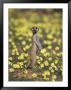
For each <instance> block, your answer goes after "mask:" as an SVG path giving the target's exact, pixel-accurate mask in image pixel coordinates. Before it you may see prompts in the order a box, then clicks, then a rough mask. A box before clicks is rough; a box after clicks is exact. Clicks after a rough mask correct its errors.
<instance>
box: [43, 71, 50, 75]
mask: <svg viewBox="0 0 71 90" xmlns="http://www.w3.org/2000/svg"><path fill="white" fill-rule="evenodd" d="M42 75H43V76H46V75H48V76H49V75H50V72H49V70H47V71H44V72H43V74H42Z"/></svg>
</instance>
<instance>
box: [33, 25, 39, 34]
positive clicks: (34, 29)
mask: <svg viewBox="0 0 71 90" xmlns="http://www.w3.org/2000/svg"><path fill="white" fill-rule="evenodd" d="M38 30H39V28H38V27H36V26H34V27H32V32H33V34H35V33H37V32H38Z"/></svg>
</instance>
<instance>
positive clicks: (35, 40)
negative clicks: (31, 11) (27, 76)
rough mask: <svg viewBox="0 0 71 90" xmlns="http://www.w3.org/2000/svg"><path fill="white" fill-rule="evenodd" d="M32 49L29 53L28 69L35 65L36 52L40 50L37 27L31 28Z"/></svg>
mask: <svg viewBox="0 0 71 90" xmlns="http://www.w3.org/2000/svg"><path fill="white" fill-rule="evenodd" d="M31 30H32V33H33V36H32V47H31V53H30V67H33V66H34V65H35V63H36V56H37V52H38V50H41V48H42V47H41V44H40V41H39V38H38V35H37V32H38V30H39V29H38V28H37V27H32V29H31Z"/></svg>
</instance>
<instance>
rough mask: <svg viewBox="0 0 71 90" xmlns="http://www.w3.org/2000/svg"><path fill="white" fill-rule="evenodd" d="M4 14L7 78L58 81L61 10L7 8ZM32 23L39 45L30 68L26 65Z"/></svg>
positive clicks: (59, 77)
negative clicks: (36, 31)
mask: <svg viewBox="0 0 71 90" xmlns="http://www.w3.org/2000/svg"><path fill="white" fill-rule="evenodd" d="M8 15H9V18H8V21H9V25H8V27H9V31H8V34H9V36H8V44H9V56H8V72H9V80H10V81H62V77H63V76H62V73H63V65H62V10H61V9H9V10H8ZM33 26H36V27H38V28H39V31H38V37H39V40H40V42H41V45H42V49H41V50H40V51H39V52H38V54H37V56H36V58H37V59H36V64H35V66H34V67H33V69H27V65H28V62H29V60H30V54H29V53H30V51H31V45H32V31H31V28H32V27H33Z"/></svg>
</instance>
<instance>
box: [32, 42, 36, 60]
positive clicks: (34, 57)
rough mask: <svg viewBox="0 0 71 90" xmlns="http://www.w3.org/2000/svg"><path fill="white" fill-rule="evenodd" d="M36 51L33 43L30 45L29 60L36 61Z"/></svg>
mask: <svg viewBox="0 0 71 90" xmlns="http://www.w3.org/2000/svg"><path fill="white" fill-rule="evenodd" d="M36 51H37V46H36V44H35V42H33V43H32V50H31V59H32V60H34V59H36Z"/></svg>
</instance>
